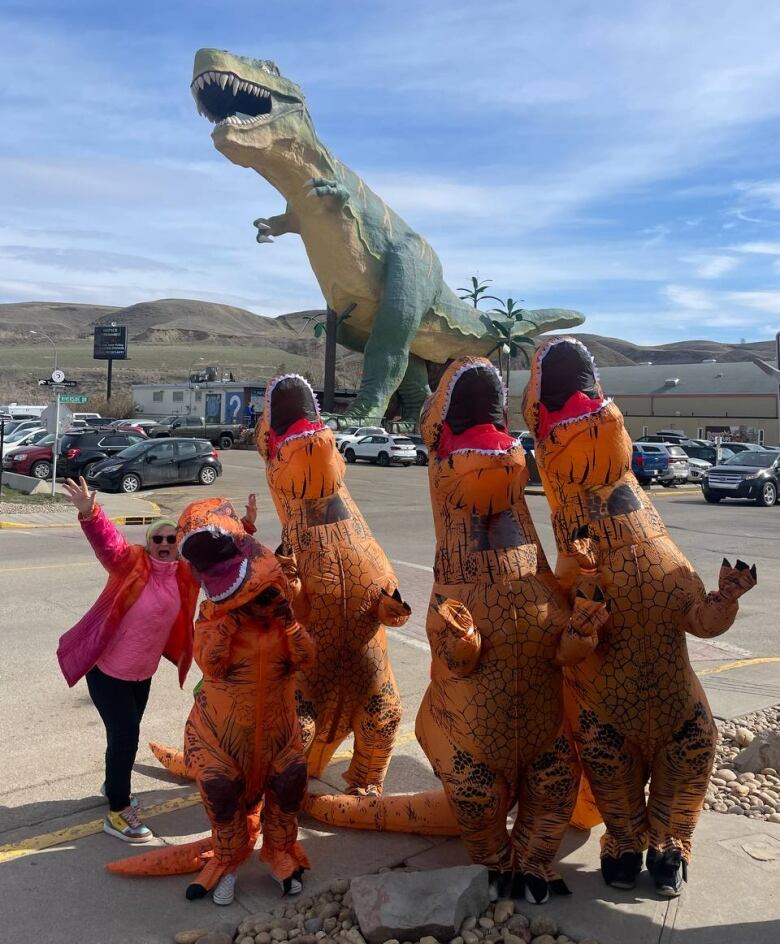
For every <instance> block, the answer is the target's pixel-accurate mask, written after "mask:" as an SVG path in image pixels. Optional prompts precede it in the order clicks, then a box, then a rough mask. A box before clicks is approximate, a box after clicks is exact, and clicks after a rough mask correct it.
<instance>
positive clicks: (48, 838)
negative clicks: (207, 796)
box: [0, 793, 200, 863]
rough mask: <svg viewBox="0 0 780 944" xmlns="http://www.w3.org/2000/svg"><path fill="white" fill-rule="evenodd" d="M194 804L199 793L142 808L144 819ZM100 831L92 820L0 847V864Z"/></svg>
mask: <svg viewBox="0 0 780 944" xmlns="http://www.w3.org/2000/svg"><path fill="white" fill-rule="evenodd" d="M196 803H200V793H188V794H187V795H186V796H183V797H176V798H175V799H173V800H166V801H165V802H164V803H158V804H157V805H156V806H150V807H148V808H144V811H143V814H144V819H151V818H152V817H153V816H161V815H162V814H163V813H171V812H173V811H174V810H183V809H185V808H186V807H188V806H195V804H196ZM102 831H103V820H102V819H93V820H91V821H90V822H88V823H80V824H79V825H78V826H67V827H66V828H65V829H57V830H55V831H54V832H51V833H44V834H43V835H41V836H31V837H30V838H29V839H23V840H22V841H21V842H11V843H8V844H7V845H4V846H0V863H3V862H11V861H13V860H14V859H19V858H20V857H22V856H26V855H31V854H32V853H33V852H40V851H41V850H43V849H51V848H52V846H63V845H65V844H67V843H72V842H75V841H76V840H77V839H85V838H86V837H87V836H95V835H97V834H98V833H100V832H102Z"/></svg>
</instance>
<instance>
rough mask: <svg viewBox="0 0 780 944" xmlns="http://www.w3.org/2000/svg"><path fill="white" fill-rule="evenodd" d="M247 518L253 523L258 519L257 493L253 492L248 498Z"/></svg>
mask: <svg viewBox="0 0 780 944" xmlns="http://www.w3.org/2000/svg"><path fill="white" fill-rule="evenodd" d="M245 518H246V520H247V521H248V522H249V523H250V524H251V525H254V523H255V522H256V521H257V495H255V493H254V492H252V493H251V494H250V495H249V498H247V500H246V515H245Z"/></svg>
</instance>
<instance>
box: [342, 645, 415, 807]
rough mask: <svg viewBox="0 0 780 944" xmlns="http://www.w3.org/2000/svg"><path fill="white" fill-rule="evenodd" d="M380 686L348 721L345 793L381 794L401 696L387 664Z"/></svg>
mask: <svg viewBox="0 0 780 944" xmlns="http://www.w3.org/2000/svg"><path fill="white" fill-rule="evenodd" d="M383 674H384V679H385V681H384V683H383V684H382V685H381V687H380V688H379V690H378V691H374V692H373V693H372V694H371V695H370V696H369V698H368V700H367V701H366V702H365V703H364V704H363V705H361V706H360V707H359V708H358V710H357V711H356V712H355V714H354V716H353V718H352V730H353V731H354V732H355V749H354V752H353V754H352V762H351V763H350V765H349V767H348V768H347V770H346V771H345V773H344V780H345V781H346V782H347V784H348V786H347V792H348V793H349V792H357V791H361V792H362V791H367V792H369V793H371V794H374V795H379V794H381V793H382V784H383V783H384V780H385V774H386V773H387V768H388V765H389V764H390V754H391V753H392V750H393V744H394V742H395V736H396V733H397V731H398V726H399V725H400V724H401V696H400V695H399V693H398V686H397V685H396V683H395V678H394V676H393V670H392V668H391V667H390V665H389V662H388V664H387V665H386V669H385V673H383Z"/></svg>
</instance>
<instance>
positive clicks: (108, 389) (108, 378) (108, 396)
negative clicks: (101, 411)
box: [106, 357, 114, 400]
mask: <svg viewBox="0 0 780 944" xmlns="http://www.w3.org/2000/svg"><path fill="white" fill-rule="evenodd" d="M113 372H114V361H113V360H112V358H110V357H109V359H108V374H107V375H106V400H110V399H111V377H112V374H113Z"/></svg>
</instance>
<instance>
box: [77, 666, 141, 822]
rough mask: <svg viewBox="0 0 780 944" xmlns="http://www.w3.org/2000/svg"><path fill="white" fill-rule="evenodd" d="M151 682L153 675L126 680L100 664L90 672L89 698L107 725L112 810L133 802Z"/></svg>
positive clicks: (88, 679)
mask: <svg viewBox="0 0 780 944" xmlns="http://www.w3.org/2000/svg"><path fill="white" fill-rule="evenodd" d="M151 686H152V680H151V679H150V678H148V679H144V680H143V681H142V682H125V681H124V680H123V679H118V678H113V677H112V676H111V675H106V674H105V672H101V671H100V669H99V668H98V667H97V666H95V667H94V669H90V670H89V672H87V688H88V689H89V695H90V698H91V699H92V701H93V702H94V705H95V707H96V708H97V710H98V713H99V714H100V717H101V718H102V719H103V724H104V725H105V726H106V740H107V746H106V796H107V797H108V804H109V807H110V809H111V810H112V811H113V812H118V811H119V810H123V809H125V807H127V806H129V804H130V773H131V771H132V769H133V764H134V763H135V755H136V752H137V751H138V735H139V732H140V729H141V718H143V716H144V710H145V709H146V702H147V700H148V699H149V689H150V688H151Z"/></svg>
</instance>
